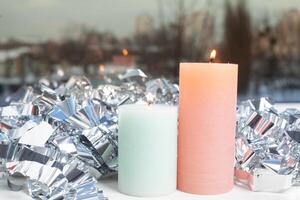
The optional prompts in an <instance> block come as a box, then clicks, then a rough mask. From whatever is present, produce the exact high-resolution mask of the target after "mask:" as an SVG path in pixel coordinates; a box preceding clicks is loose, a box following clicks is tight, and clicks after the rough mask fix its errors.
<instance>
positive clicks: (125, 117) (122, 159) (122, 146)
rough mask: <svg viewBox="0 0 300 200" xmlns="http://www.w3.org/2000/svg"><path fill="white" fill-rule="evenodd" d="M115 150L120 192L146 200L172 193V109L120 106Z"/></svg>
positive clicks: (174, 120) (174, 128) (174, 113)
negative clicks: (148, 197)
mask: <svg viewBox="0 0 300 200" xmlns="http://www.w3.org/2000/svg"><path fill="white" fill-rule="evenodd" d="M118 146H119V170H118V185H119V190H120V192H122V193H125V194H128V195H132V196H140V197H147V196H160V195H166V194H169V193H171V192H173V191H175V190H176V169H177V168H176V163H177V161H176V160H177V107H176V106H167V105H137V104H132V105H124V106H120V107H119V143H118Z"/></svg>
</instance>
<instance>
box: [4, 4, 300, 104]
mask: <svg viewBox="0 0 300 200" xmlns="http://www.w3.org/2000/svg"><path fill="white" fill-rule="evenodd" d="M212 49H216V50H217V52H218V53H217V62H231V63H238V64H239V98H240V99H245V98H249V97H256V96H269V97H272V98H273V99H274V100H276V101H285V102H291V101H299V100H300V1H299V0H285V1H282V0H272V1H261V0H247V1H246V0H201V1H199V0H143V1H141V0H86V1H82V0H22V1H17V0H1V1H0V94H1V96H5V95H7V94H9V93H11V92H13V91H16V90H17V89H18V88H20V87H22V86H23V85H28V84H33V83H35V82H36V81H38V80H39V79H40V78H42V77H46V78H49V79H54V80H58V79H67V78H68V77H70V76H72V75H85V76H87V77H88V78H89V79H90V80H91V81H92V82H93V83H94V84H100V83H102V82H104V81H108V79H106V77H108V76H112V77H113V76H114V75H116V74H118V73H122V72H124V71H125V70H126V69H128V68H132V67H136V68H141V69H142V70H144V71H145V73H146V74H149V75H150V76H152V77H159V76H164V77H167V78H169V79H171V80H173V81H175V82H176V81H178V63H179V62H181V61H188V62H207V61H208V60H209V53H210V51H211V50H212Z"/></svg>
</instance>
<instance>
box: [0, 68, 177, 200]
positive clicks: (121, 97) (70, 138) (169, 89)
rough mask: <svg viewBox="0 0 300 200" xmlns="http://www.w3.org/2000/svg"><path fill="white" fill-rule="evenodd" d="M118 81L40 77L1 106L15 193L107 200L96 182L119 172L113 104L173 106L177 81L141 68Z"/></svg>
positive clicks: (0, 159)
mask: <svg viewBox="0 0 300 200" xmlns="http://www.w3.org/2000/svg"><path fill="white" fill-rule="evenodd" d="M119 78H120V82H121V83H120V84H119V85H110V84H104V85H100V86H98V87H96V88H95V87H93V86H92V84H91V82H90V81H89V80H88V79H87V78H86V77H79V76H76V77H71V78H70V79H69V80H68V81H67V82H66V83H60V82H53V81H49V80H47V79H41V80H40V82H39V83H38V84H37V85H36V86H34V87H27V88H23V89H22V91H21V92H18V93H17V94H15V95H12V96H11V97H7V98H6V99H5V103H4V104H3V105H4V106H3V107H0V171H1V173H2V175H3V176H2V177H5V178H6V179H7V182H8V185H9V186H10V188H11V189H12V190H20V189H22V188H27V189H28V192H29V194H30V195H31V196H32V197H33V198H40V199H101V200H102V199H106V198H105V197H104V196H103V194H102V191H101V190H99V189H98V188H97V185H96V183H97V182H96V179H99V178H102V177H105V176H110V175H113V174H115V173H117V169H118V165H117V158H118V152H117V149H118V148H117V145H118V134H117V133H118V126H117V122H118V117H117V116H118V106H120V105H123V104H133V103H143V104H152V103H154V104H155V103H159V104H171V105H174V104H177V103H178V94H179V89H178V86H177V85H175V84H172V83H171V82H170V81H168V80H166V79H154V80H148V79H147V76H146V75H145V74H144V73H143V72H142V71H141V70H139V69H130V70H128V71H127V72H126V73H125V74H124V75H120V76H119Z"/></svg>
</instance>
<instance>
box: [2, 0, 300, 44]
mask: <svg viewBox="0 0 300 200" xmlns="http://www.w3.org/2000/svg"><path fill="white" fill-rule="evenodd" d="M196 1H197V4H196V6H195V8H193V10H194V11H195V10H201V9H207V8H208V2H210V6H209V10H210V12H212V13H215V14H216V17H217V18H218V19H217V20H218V21H221V20H222V16H223V14H222V13H223V12H222V10H223V4H224V2H225V0H196ZM158 2H159V0H0V40H2V39H7V38H12V37H13V38H17V39H23V40H32V41H40V40H45V39H49V38H52V39H58V38H60V37H61V36H62V34H63V33H64V32H66V31H65V30H66V29H67V28H66V27H71V26H76V25H80V24H84V25H86V26H88V27H93V28H95V29H97V30H99V31H106V30H108V31H112V32H114V33H115V34H116V35H117V36H121V37H123V36H128V35H130V34H131V33H133V31H134V25H135V18H136V17H137V16H138V15H141V14H150V15H152V16H153V17H154V19H155V22H156V23H158V20H157V19H158ZM162 2H163V5H164V11H165V15H166V18H169V19H170V18H171V16H172V13H173V12H174V10H175V4H174V2H175V0H162ZM186 2H187V4H189V3H190V2H192V0H186ZM247 2H248V4H249V9H250V10H251V11H252V12H251V15H252V16H253V18H254V19H258V18H260V17H261V16H263V15H265V14H266V15H268V16H269V17H270V19H271V21H276V20H277V19H278V18H279V16H280V15H281V14H282V12H283V11H284V10H288V9H299V10H300V0H284V1H283V0H247ZM193 10H191V12H192V11H193ZM220 26H221V25H220Z"/></svg>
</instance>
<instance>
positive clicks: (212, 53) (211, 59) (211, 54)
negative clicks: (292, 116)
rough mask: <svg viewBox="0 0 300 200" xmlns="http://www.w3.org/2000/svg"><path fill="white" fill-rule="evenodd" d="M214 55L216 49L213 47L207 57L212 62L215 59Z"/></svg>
mask: <svg viewBox="0 0 300 200" xmlns="http://www.w3.org/2000/svg"><path fill="white" fill-rule="evenodd" d="M216 56H217V51H216V50H215V49H213V50H212V51H211V53H210V57H209V60H210V62H214V61H215V59H216Z"/></svg>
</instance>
